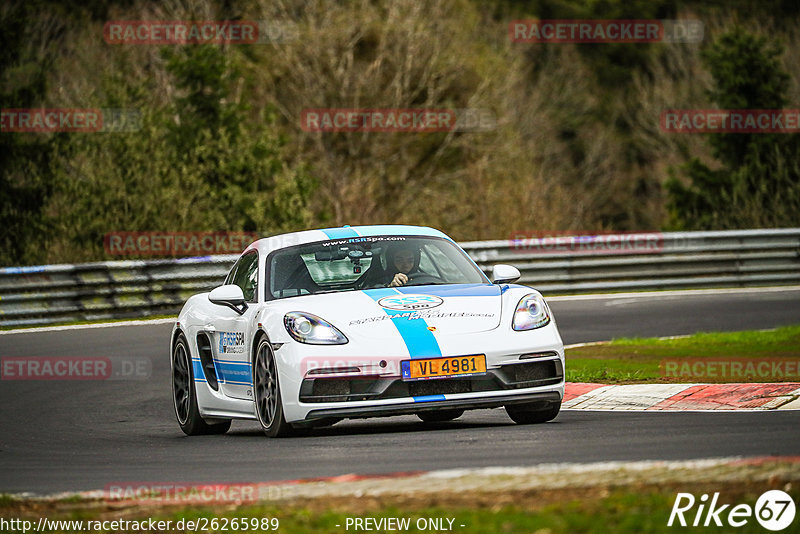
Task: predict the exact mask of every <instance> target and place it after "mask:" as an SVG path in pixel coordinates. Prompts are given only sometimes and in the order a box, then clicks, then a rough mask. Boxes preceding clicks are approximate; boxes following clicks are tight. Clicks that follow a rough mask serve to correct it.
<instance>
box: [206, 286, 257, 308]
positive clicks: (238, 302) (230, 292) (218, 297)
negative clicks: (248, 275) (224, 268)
mask: <svg viewBox="0 0 800 534" xmlns="http://www.w3.org/2000/svg"><path fill="white" fill-rule="evenodd" d="M208 300H210V301H211V302H212V303H213V304H218V305H220V306H227V307H229V308H230V309H232V310H233V311H235V312H236V313H238V314H239V315H242V314H243V313H244V312H245V311H247V302H245V300H244V293H243V292H242V288H241V287H239V286H237V285H235V284H228V285H224V286H219V287H217V288H214V289H212V290H211V293H209V294H208Z"/></svg>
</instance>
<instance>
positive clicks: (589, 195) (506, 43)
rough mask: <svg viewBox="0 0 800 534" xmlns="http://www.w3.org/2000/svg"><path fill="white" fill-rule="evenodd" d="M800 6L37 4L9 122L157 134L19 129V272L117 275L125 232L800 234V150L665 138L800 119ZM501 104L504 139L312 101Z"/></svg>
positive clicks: (10, 159)
mask: <svg viewBox="0 0 800 534" xmlns="http://www.w3.org/2000/svg"><path fill="white" fill-rule="evenodd" d="M527 18H541V19H595V18H598V19H611V18H618V19H698V20H701V21H702V22H703V23H704V25H705V38H704V40H703V41H702V43H696V44H666V43H653V44H546V45H544V44H523V43H512V42H511V41H510V39H509V36H508V23H509V21H511V20H515V19H527ZM238 19H242V20H264V21H293V22H294V23H295V24H296V25H297V29H298V32H299V33H298V38H297V39H295V40H293V41H291V42H287V43H280V44H256V45H242V44H238V45H237V44H231V45H170V46H156V45H113V44H107V43H106V42H105V40H104V39H103V25H104V23H105V22H106V21H109V20H238ZM799 22H800V2H796V1H795V0H761V1H755V0H754V1H744V0H725V1H722V0H697V1H691V2H690V1H685V0H527V1H511V0H493V1H479V0H441V1H440V0H426V1H424V2H417V1H411V0H400V1H391V0H386V1H373V2H368V1H365V0H350V1H340V2H328V1H321V0H320V1H301V0H252V1H244V2H233V1H231V0H197V1H188V0H187V1H180V0H167V1H164V2H155V1H149V2H148V1H141V0H127V1H125V0H120V1H112V2H101V1H98V0H84V1H77V0H67V1H46V0H17V1H10V2H5V3H4V4H3V5H2V6H1V7H0V41H2V42H0V69H1V70H2V74H0V105H1V106H2V108H39V107H71V108H134V109H137V110H139V111H140V112H141V115H142V128H141V130H139V131H137V132H128V133H124V132H115V133H111V132H109V133H53V134H43V133H10V132H2V133H0V265H26V264H28V265H29V264H40V263H59V262H80V261H92V260H99V259H106V257H105V256H104V252H103V246H102V243H103V235H104V234H105V233H107V232H112V231H150V230H152V231H204V230H207V231H219V230H230V231H242V230H244V231H257V232H260V233H261V234H263V235H269V234H274V233H278V232H283V231H292V230H300V229H306V228H312V227H324V226H338V225H342V224H351V225H356V224H371V223H402V224H423V225H430V226H434V227H437V228H440V229H442V230H444V231H445V232H447V233H449V234H450V235H451V236H453V237H454V238H455V239H457V240H478V239H506V238H508V237H510V235H511V234H512V233H521V232H533V231H548V230H551V231H563V230H575V231H583V232H586V231H610V230H615V231H631V230H658V229H662V230H672V229H727V228H745V227H747V228H751V227H778V226H797V225H800V163H799V162H798V156H799V155H800V145H799V144H798V139H800V137H799V136H797V135H796V134H794V135H792V134H774V135H769V134H760V135H744V134H729V135H688V134H674V133H672V134H670V133H664V132H662V131H660V126H659V118H660V114H661V111H662V110H664V109H669V108H754V109H759V108H761V109H764V108H779V107H786V108H800V104H798V102H800V99H799V98H798V97H800V85H799V83H798V78H797V75H796V73H797V72H800V37H798V31H800V30H798V29H799V28H800V24H799ZM323 107H345V108H356V107H367V108H368V107H383V108H423V107H436V108H483V109H489V110H491V111H492V112H493V113H494V114H495V115H496V116H497V119H498V121H497V127H496V128H495V129H493V130H491V131H486V132H440V133H425V134H413V133H366V132H360V133H320V132H305V131H303V130H302V129H301V128H300V113H301V111H302V110H303V109H305V108H323Z"/></svg>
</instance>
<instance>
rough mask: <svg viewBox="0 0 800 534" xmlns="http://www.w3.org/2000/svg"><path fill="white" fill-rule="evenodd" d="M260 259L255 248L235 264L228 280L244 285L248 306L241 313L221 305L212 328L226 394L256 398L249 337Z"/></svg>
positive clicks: (252, 328) (251, 334) (251, 329)
mask: <svg viewBox="0 0 800 534" xmlns="http://www.w3.org/2000/svg"><path fill="white" fill-rule="evenodd" d="M258 263H259V262H258V252H257V251H255V250H253V251H250V252H248V253H247V254H243V255H242V256H241V257H240V258H239V259H238V260H237V262H236V263H235V264H234V266H233V268H232V269H231V271H230V273H229V274H228V277H227V279H226V280H225V283H226V284H235V285H237V286H239V287H241V288H242V293H244V298H245V301H247V303H248V307H247V310H246V311H245V312H244V314H242V315H239V314H238V313H236V312H235V311H234V310H232V309H230V308H228V307H225V306H220V307H219V311H218V312H217V318H216V320H215V322H214V323H215V324H214V325H213V326H214V328H213V330H214V331H213V332H209V334H210V335H211V337H212V350H213V353H214V367H215V369H216V371H217V377H218V380H219V384H220V388H221V389H222V392H223V393H225V395H228V396H229V397H234V398H238V399H252V398H253V397H252V395H253V392H252V375H251V364H250V362H251V358H250V350H251V347H250V345H251V343H250V342H249V340H251V339H252V337H253V332H254V328H255V325H254V319H255V315H256V313H257V311H258V307H257V306H256V304H258V268H259V266H258Z"/></svg>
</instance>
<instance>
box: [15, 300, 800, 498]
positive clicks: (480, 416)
mask: <svg viewBox="0 0 800 534" xmlns="http://www.w3.org/2000/svg"><path fill="white" fill-rule="evenodd" d="M551 307H552V309H553V312H554V314H555V316H556V318H557V320H558V324H559V329H560V330H561V333H562V337H563V338H564V342H565V343H567V344H570V343H578V342H586V341H599V340H605V339H611V338H612V337H619V336H631V335H637V336H657V335H658V336H660V335H679V334H689V333H693V332H697V331H709V330H717V331H735V330H745V329H760V328H771V327H775V326H780V325H789V324H800V290H797V289H795V290H785V291H769V292H767V291H765V292H763V293H760V292H756V293H752V292H751V293H744V294H735V293H734V294H731V293H726V294H697V295H691V296H686V295H681V296H670V295H668V294H665V295H662V296H658V297H653V298H650V297H644V298H642V297H631V296H622V297H614V296H610V297H604V298H593V299H575V300H564V299H555V300H553V301H552V302H551ZM170 328H171V325H169V324H156V325H152V324H151V325H140V326H126V327H120V328H102V329H75V330H65V331H55V332H36V333H22V334H7V335H1V336H0V357H9V356H109V357H111V358H119V357H143V356H144V357H149V358H152V362H153V367H152V372H153V375H152V378H151V379H149V380H145V381H88V382H51V381H2V382H0V492H15V493H16V492H33V493H38V494H47V493H53V492H58V491H78V490H92V489H102V488H104V487H105V486H106V485H109V484H118V483H121V482H144V481H149V482H165V483H168V482H246V481H267V480H288V479H297V478H308V477H322V476H336V475H341V474H346V473H359V474H377V473H388V472H396V471H414V470H428V469H448V468H456V467H486V466H529V465H536V464H539V463H553V462H595V461H608V460H646V459H657V460H677V459H694V458H708V457H722V456H726V457H728V456H764V455H794V456H797V455H800V424H798V423H800V415H798V412H792V411H787V412H759V413H754V412H735V413H663V412H659V413H650V412H625V413H613V412H592V411H564V412H562V413H561V414H560V415H559V416H558V418H557V419H556V420H555V421H553V422H551V423H548V424H545V425H538V426H517V425H514V424H513V423H511V421H510V420H509V419H508V417H507V416H506V414H505V412H504V411H503V410H499V409H498V410H479V411H473V412H467V413H466V414H465V415H464V416H462V417H461V418H460V419H458V420H457V421H453V422H448V423H440V424H423V423H421V422H419V421H418V420H417V419H416V417H413V416H406V417H395V418H388V419H372V420H362V421H343V422H341V423H339V424H337V425H336V426H334V427H332V428H327V429H318V430H315V431H314V432H313V433H312V435H311V436H307V437H302V438H290V439H282V440H270V439H267V438H265V437H264V436H263V434H262V433H261V431H260V429H259V428H258V425H257V424H255V423H252V422H234V425H233V427H232V429H231V431H230V432H229V433H228V434H227V435H224V436H202V437H192V438H188V437H186V436H184V435H183V434H182V433H181V431H180V429H179V428H178V426H177V423H176V421H175V416H174V414H173V409H172V405H171V400H170V383H169V373H168V369H169V361H168V346H167V344H168V339H169V331H170Z"/></svg>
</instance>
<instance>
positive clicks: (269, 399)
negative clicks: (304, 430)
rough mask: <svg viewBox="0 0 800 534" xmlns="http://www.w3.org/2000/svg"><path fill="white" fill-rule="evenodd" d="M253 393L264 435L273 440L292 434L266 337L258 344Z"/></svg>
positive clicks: (276, 367)
mask: <svg viewBox="0 0 800 534" xmlns="http://www.w3.org/2000/svg"><path fill="white" fill-rule="evenodd" d="M253 391H254V392H255V403H256V416H257V417H258V422H259V423H261V428H262V430H264V433H265V434H266V435H267V436H269V437H271V438H278V437H283V436H288V435H291V434H292V431H293V428H292V425H290V424H289V423H287V422H286V418H285V417H284V416H283V401H282V400H281V387H280V381H279V379H278V366H277V363H276V361H275V354H274V353H273V352H272V345H271V344H270V342H269V341H268V340H267V338H266V337H262V338H261V340H260V341H259V342H258V348H257V349H256V356H255V359H254V361H253Z"/></svg>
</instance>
